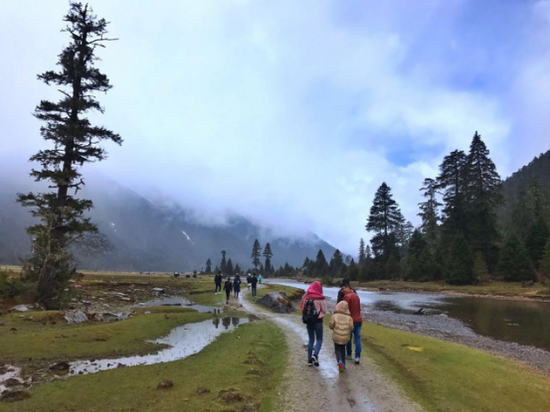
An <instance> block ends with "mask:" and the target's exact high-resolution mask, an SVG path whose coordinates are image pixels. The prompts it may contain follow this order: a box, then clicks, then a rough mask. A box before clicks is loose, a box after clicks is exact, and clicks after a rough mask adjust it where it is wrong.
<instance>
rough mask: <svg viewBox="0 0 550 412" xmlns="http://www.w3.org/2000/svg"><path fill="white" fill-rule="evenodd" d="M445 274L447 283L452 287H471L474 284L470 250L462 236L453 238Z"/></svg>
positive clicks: (472, 258)
mask: <svg viewBox="0 0 550 412" xmlns="http://www.w3.org/2000/svg"><path fill="white" fill-rule="evenodd" d="M446 272H447V273H446V275H447V276H446V277H447V282H449V283H450V284H452V285H471V284H474V283H475V282H476V278H475V275H474V257H473V254H472V249H471V248H470V245H469V244H468V241H467V240H466V238H465V237H464V235H462V234H458V235H455V236H454V240H453V242H452V245H451V249H450V251H449V256H448V258H447V264H446Z"/></svg>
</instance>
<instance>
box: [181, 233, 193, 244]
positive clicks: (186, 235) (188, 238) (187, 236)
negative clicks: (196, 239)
mask: <svg viewBox="0 0 550 412" xmlns="http://www.w3.org/2000/svg"><path fill="white" fill-rule="evenodd" d="M181 233H183V234H184V235H185V237H186V238H187V240H188V241H190V242H191V244H192V245H194V243H193V241H192V240H191V238H190V237H189V235H188V234H187V233H185V231H183V230H182V231H181Z"/></svg>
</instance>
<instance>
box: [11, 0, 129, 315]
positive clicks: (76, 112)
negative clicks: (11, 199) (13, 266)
mask: <svg viewBox="0 0 550 412" xmlns="http://www.w3.org/2000/svg"><path fill="white" fill-rule="evenodd" d="M63 20H64V21H65V22H66V23H67V26H66V28H65V29H64V30H63V31H64V32H66V33H69V35H70V38H71V43H70V44H69V45H68V46H67V47H66V48H65V49H64V50H63V51H62V52H61V54H60V55H59V61H58V65H59V66H61V70H60V71H58V72H55V71H47V72H45V73H43V74H40V75H39V76H38V79H39V80H42V81H43V82H44V83H46V84H47V85H54V86H55V87H56V88H58V91H59V92H60V93H61V94H62V97H61V99H60V100H59V101H58V102H57V103H55V102H52V101H47V100H42V101H41V102H40V104H39V105H38V106H37V107H36V111H35V113H34V116H35V117H36V118H37V119H39V120H41V121H43V122H45V125H43V126H42V127H41V128H40V133H41V135H42V137H43V138H44V140H46V141H47V142H48V148H47V149H44V150H40V151H39V152H38V153H36V154H35V155H34V156H32V157H31V159H30V160H31V161H33V162H37V163H39V164H40V165H41V169H40V170H36V169H33V170H32V171H31V173H30V175H31V176H32V177H34V178H35V180H36V181H37V182H40V181H48V187H49V188H50V189H53V190H52V191H50V192H46V193H37V194H35V193H28V194H24V195H23V194H20V195H19V197H18V201H19V202H20V203H21V204H22V205H23V206H25V207H30V208H31V209H32V211H31V214H32V215H33V216H34V217H35V218H37V219H38V220H39V223H37V224H34V225H32V226H30V227H29V228H28V229H27V232H28V234H29V236H30V237H31V238H32V239H33V255H32V257H31V258H29V259H27V260H25V261H24V265H23V274H24V276H25V277H27V278H28V279H29V280H30V281H32V282H36V284H37V294H38V301H40V302H41V303H44V304H45V305H46V306H48V307H53V306H56V305H59V297H60V294H61V293H62V292H63V290H64V289H65V288H66V286H67V282H68V281H69V279H70V278H71V277H72V276H73V275H74V274H75V273H76V265H75V262H74V259H73V256H72V253H71V249H72V248H73V247H77V246H79V245H83V246H85V247H88V248H92V249H93V248H95V247H101V246H102V245H104V243H102V242H101V241H102V240H103V239H104V238H101V237H100V236H99V232H98V228H97V226H96V225H95V224H93V223H92V222H91V221H90V218H88V217H86V216H85V214H86V212H88V211H89V210H90V209H91V208H92V206H93V205H92V201H91V200H87V199H79V198H77V197H76V195H77V193H78V191H79V190H80V189H81V188H82V186H83V185H84V180H83V177H82V174H81V173H80V170H79V169H80V167H82V166H83V165H84V164H86V163H90V162H96V161H101V160H103V159H105V158H106V156H107V154H106V152H105V149H103V148H102V147H101V146H100V144H101V143H102V142H104V141H112V142H114V143H117V144H121V143H122V139H121V138H120V136H119V135H118V134H116V133H113V132H112V131H110V130H108V129H106V128H104V127H100V126H93V125H92V124H91V122H90V120H89V119H88V118H87V117H85V114H86V113H87V112H90V111H93V110H96V111H99V112H101V113H103V110H104V109H103V107H102V106H101V105H100V103H99V102H98V101H97V100H96V98H95V94H96V93H98V92H104V93H105V92H107V91H108V90H109V89H111V87H112V86H111V84H110V83H109V79H108V78H107V76H106V75H105V74H103V73H102V72H101V71H100V70H99V69H98V68H97V67H95V62H96V61H97V60H99V58H98V57H97V56H96V49H97V48H98V47H105V45H104V42H106V41H110V40H115V39H109V38H106V37H105V34H106V33H107V22H106V21H105V19H98V18H97V16H95V15H94V14H93V12H92V10H91V9H90V8H89V7H88V6H87V5H86V6H83V5H82V4H81V3H71V4H70V8H69V12H68V13H67V15H65V17H64V19H63ZM72 191H74V193H71V192H72ZM97 241H99V243H98V242H97Z"/></svg>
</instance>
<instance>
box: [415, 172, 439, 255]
mask: <svg viewBox="0 0 550 412" xmlns="http://www.w3.org/2000/svg"><path fill="white" fill-rule="evenodd" d="M420 191H421V192H422V195H423V196H424V198H425V199H426V200H425V201H424V202H422V203H419V206H420V213H419V214H418V216H420V217H421V219H422V225H421V226H420V228H421V230H422V234H423V235H424V239H425V241H426V243H427V245H428V247H429V248H430V251H431V252H432V253H433V252H435V249H436V248H437V244H438V241H439V221H440V217H439V208H440V207H441V203H440V202H439V201H438V200H437V182H436V181H435V180H434V179H429V178H428V179H425V180H424V183H423V185H422V188H421V189H420Z"/></svg>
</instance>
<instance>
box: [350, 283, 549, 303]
mask: <svg viewBox="0 0 550 412" xmlns="http://www.w3.org/2000/svg"><path fill="white" fill-rule="evenodd" d="M353 286H354V287H359V288H360V289H369V290H376V291H378V290H381V289H382V290H390V291H410V292H433V293H450V294H453V293H457V294H468V295H484V296H485V295H486V296H504V297H520V298H531V299H532V298H538V299H550V288H549V287H548V286H545V285H541V284H540V283H535V284H534V285H531V286H526V287H523V286H522V284H521V283H517V282H493V283H487V284H484V285H479V286H478V285H466V286H454V285H448V284H445V283H441V282H405V281H393V280H382V281H373V282H353Z"/></svg>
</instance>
